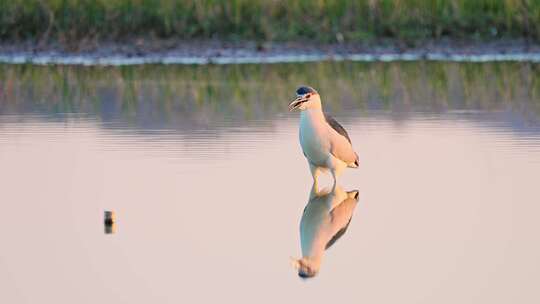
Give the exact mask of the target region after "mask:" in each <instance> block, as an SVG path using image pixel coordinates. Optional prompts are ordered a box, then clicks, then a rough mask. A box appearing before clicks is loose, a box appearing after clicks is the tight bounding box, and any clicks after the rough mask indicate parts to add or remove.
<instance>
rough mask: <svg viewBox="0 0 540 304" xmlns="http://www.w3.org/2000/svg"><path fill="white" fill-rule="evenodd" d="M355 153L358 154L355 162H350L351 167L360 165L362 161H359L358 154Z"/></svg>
mask: <svg viewBox="0 0 540 304" xmlns="http://www.w3.org/2000/svg"><path fill="white" fill-rule="evenodd" d="M354 155H356V159H355V160H354V162H353V163H350V164H349V165H348V167H349V168H358V166H359V165H360V162H359V161H358V154H356V153H354Z"/></svg>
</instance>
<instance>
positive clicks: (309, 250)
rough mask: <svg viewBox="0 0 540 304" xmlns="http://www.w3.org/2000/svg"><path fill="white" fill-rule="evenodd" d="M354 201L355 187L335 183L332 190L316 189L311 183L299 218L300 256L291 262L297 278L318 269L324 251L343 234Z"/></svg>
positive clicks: (312, 274) (313, 274) (356, 193)
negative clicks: (350, 187)
mask: <svg viewBox="0 0 540 304" xmlns="http://www.w3.org/2000/svg"><path fill="white" fill-rule="evenodd" d="M357 202H358V191H357V190H353V191H348V192H345V191H344V190H343V189H342V188H341V187H340V186H335V187H334V188H333V190H332V191H328V190H322V191H321V192H317V189H316V185H313V188H312V189H311V193H310V197H309V202H308V204H307V205H306V207H305V209H304V213H303V214H302V219H301V220H300V244H301V247H302V258H301V259H298V260H294V261H293V263H294V266H295V267H296V268H297V269H298V275H299V276H300V277H302V278H310V277H313V276H315V275H316V274H317V273H318V272H319V268H320V266H321V261H322V257H323V255H324V251H325V250H326V249H328V248H330V246H332V245H333V244H334V243H335V242H336V241H337V240H338V239H339V238H340V237H341V236H342V235H343V234H344V233H345V231H346V230H347V228H348V227H349V223H350V222H351V218H352V214H353V211H354V208H355V207H356V203H357Z"/></svg>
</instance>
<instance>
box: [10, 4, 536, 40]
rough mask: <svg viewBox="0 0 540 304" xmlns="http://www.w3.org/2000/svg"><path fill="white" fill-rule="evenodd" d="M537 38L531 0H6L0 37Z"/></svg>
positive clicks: (107, 38) (16, 38)
mask: <svg viewBox="0 0 540 304" xmlns="http://www.w3.org/2000/svg"><path fill="white" fill-rule="evenodd" d="M133 37H135V38H136V37H156V38H178V39H209V38H210V39H214V38H217V39H222V40H256V41H291V40H301V41H306V40H316V41H318V42H326V43H333V42H341V41H345V42H370V41H373V40H375V39H381V38H390V39H395V40H398V41H403V42H405V43H415V42H418V41H422V40H426V39H440V38H444V37H449V38H452V39H474V40H479V39H498V38H526V39H530V40H532V41H539V40H540V1H534V0H474V1H471V0H401V1H400V0H358V1H354V0H326V1H325V0H319V1H311V0H299V1H286V0H275V1H264V0H10V1H0V40H4V41H14V40H15V41H22V40H35V41H39V42H47V41H51V40H53V41H59V42H66V43H69V42H80V41H85V40H92V41H100V40H117V39H124V38H133Z"/></svg>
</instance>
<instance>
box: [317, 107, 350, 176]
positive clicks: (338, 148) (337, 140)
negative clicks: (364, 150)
mask: <svg viewBox="0 0 540 304" xmlns="http://www.w3.org/2000/svg"><path fill="white" fill-rule="evenodd" d="M324 117H325V118H326V122H327V123H328V125H330V127H332V129H333V130H334V131H336V133H334V134H332V136H331V138H330V142H331V148H330V152H331V153H332V155H334V156H335V157H337V158H338V159H341V160H342V161H344V162H345V163H347V164H355V165H356V166H357V164H356V163H357V161H358V155H356V153H355V152H354V150H353V148H352V144H351V139H350V137H349V134H347V131H345V128H343V126H342V125H340V124H339V123H338V122H337V121H336V120H335V119H334V118H333V117H332V116H330V115H328V114H324Z"/></svg>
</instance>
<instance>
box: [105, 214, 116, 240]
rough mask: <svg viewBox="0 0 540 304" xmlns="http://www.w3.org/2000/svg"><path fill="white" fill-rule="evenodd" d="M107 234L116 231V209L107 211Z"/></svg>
mask: <svg viewBox="0 0 540 304" xmlns="http://www.w3.org/2000/svg"><path fill="white" fill-rule="evenodd" d="M104 224H105V234H113V233H115V232H116V216H115V214H114V211H105V220H104Z"/></svg>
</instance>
